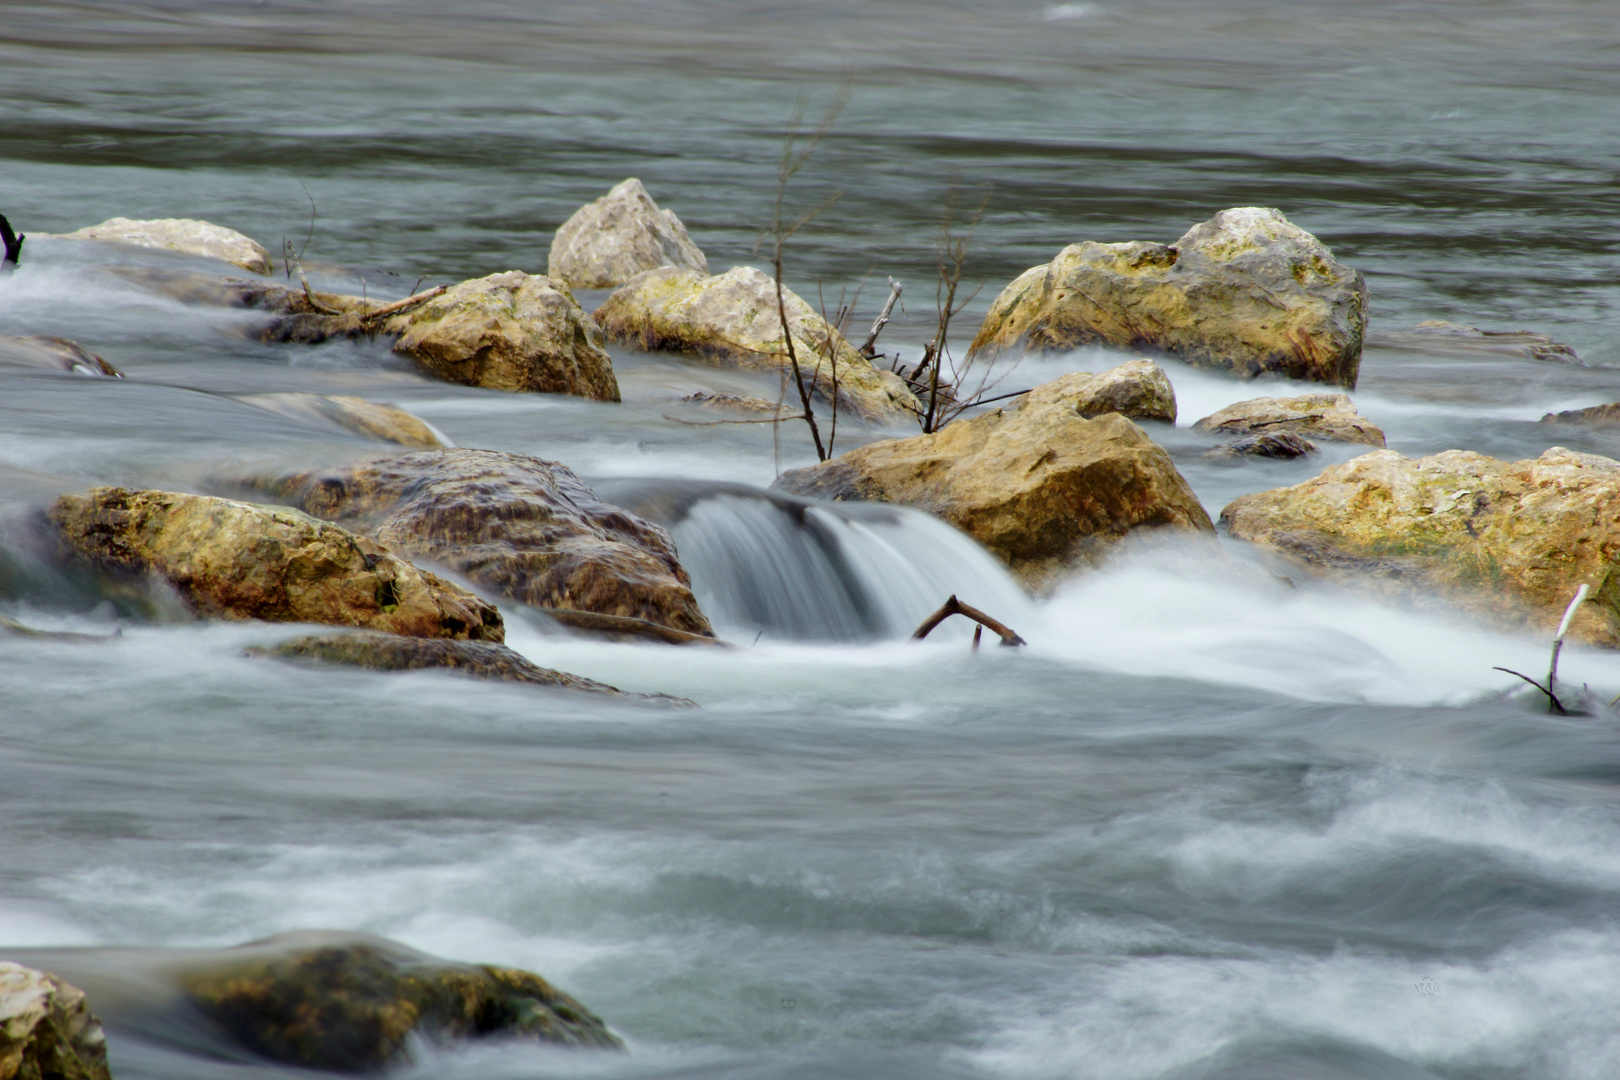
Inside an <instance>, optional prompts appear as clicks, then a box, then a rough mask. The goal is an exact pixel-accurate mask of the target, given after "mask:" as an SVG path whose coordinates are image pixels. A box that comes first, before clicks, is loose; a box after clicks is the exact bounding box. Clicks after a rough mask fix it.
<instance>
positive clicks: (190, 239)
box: [61, 218, 273, 274]
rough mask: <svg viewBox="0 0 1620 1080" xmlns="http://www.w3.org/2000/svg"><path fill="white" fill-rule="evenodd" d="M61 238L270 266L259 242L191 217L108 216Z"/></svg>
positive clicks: (258, 270) (256, 269)
mask: <svg viewBox="0 0 1620 1080" xmlns="http://www.w3.org/2000/svg"><path fill="white" fill-rule="evenodd" d="M61 238H62V239H63V240H116V241H117V242H119V243H121V244H134V245H136V246H137V247H149V248H161V249H163V250H166V251H179V252H184V253H185V254H187V255H203V256H206V257H207V258H210V259H218V260H220V261H221V262H228V263H230V264H232V265H233V266H240V267H241V268H242V269H244V270H251V271H252V272H253V273H255V274H268V273H270V271H271V270H272V269H273V267H272V264H271V262H270V252H269V251H268V250H267V249H266V248H265V247H264V245H263V244H260V243H259V242H258V241H256V240H253V239H251V238H249V237H246V236H243V235H242V234H241V233H239V232H237V231H236V230H235V229H227V228H225V227H224V226H221V225H212V224H210V223H208V222H206V221H197V220H195V219H194V218H158V219H156V220H153V221H134V220H132V219H130V218H109V219H108V220H106V221H103V222H102V223H101V224H100V225H91V226H89V227H88V228H84V229H80V230H78V231H77V232H70V233H63V234H62V236H61Z"/></svg>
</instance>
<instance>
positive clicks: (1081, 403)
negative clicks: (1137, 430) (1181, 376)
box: [1041, 360, 1176, 424]
mask: <svg viewBox="0 0 1620 1080" xmlns="http://www.w3.org/2000/svg"><path fill="white" fill-rule="evenodd" d="M1041 392H1042V393H1044V394H1046V395H1048V396H1054V395H1059V396H1062V397H1064V398H1066V399H1068V398H1072V400H1073V401H1074V406H1075V411H1077V412H1078V413H1079V414H1080V415H1081V416H1084V417H1088V418H1089V417H1093V416H1101V415H1103V414H1104V413H1111V412H1117V413H1119V414H1120V415H1121V416H1128V417H1130V418H1131V419H1132V420H1163V421H1165V422H1166V423H1170V424H1173V423H1175V422H1176V392H1175V390H1174V389H1173V388H1172V387H1171V386H1170V378H1169V376H1167V375H1166V374H1165V373H1164V369H1163V368H1161V367H1160V366H1159V365H1158V364H1155V363H1154V362H1153V361H1151V360H1130V361H1127V362H1126V363H1123V364H1120V365H1119V366H1118V367H1113V368H1109V369H1108V370H1107V371H1104V372H1102V373H1101V374H1098V375H1092V374H1089V373H1087V372H1084V371H1077V372H1074V373H1073V374H1070V375H1065V376H1063V377H1062V378H1060V379H1057V380H1056V381H1054V382H1051V383H1048V384H1047V385H1046V386H1045V387H1042V388H1041Z"/></svg>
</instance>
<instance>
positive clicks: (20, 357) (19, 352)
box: [0, 334, 124, 379]
mask: <svg viewBox="0 0 1620 1080" xmlns="http://www.w3.org/2000/svg"><path fill="white" fill-rule="evenodd" d="M0 365H3V366H5V367H17V368H40V369H43V370H46V371H66V372H68V373H70V374H73V375H92V376H106V377H108V378H113V379H122V378H123V377H124V373H123V372H121V371H119V370H118V369H117V368H115V367H113V366H112V365H111V364H109V363H107V361H105V360H103V359H102V358H101V357H99V356H97V355H96V354H95V353H93V352H90V351H88V350H87V349H85V348H84V347H83V346H81V345H80V344H79V343H78V342H74V341H69V340H68V339H67V338H59V337H47V336H45V335H43V334H36V335H34V336H32V337H12V336H11V335H9V334H0Z"/></svg>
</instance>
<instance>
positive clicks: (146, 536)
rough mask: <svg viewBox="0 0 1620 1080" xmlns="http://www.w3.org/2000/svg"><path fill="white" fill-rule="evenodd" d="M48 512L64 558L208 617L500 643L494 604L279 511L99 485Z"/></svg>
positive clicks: (347, 535)
mask: <svg viewBox="0 0 1620 1080" xmlns="http://www.w3.org/2000/svg"><path fill="white" fill-rule="evenodd" d="M49 517H50V520H51V522H52V523H53V524H54V525H55V526H56V528H57V529H58V530H59V532H60V534H61V537H62V539H63V540H64V541H65V542H66V545H67V547H68V549H69V551H70V552H71V553H73V554H75V555H76V556H77V557H79V558H81V559H83V560H85V561H88V562H89V563H90V564H91V566H93V567H94V568H95V569H97V570H98V571H100V572H101V573H103V574H105V575H107V576H109V577H111V578H112V579H113V580H115V581H124V582H128V581H140V580H145V579H156V580H157V581H158V582H162V583H166V584H167V586H168V587H170V588H172V589H173V590H174V591H175V592H176V593H177V594H178V595H179V597H180V598H181V600H183V601H184V602H185V604H186V606H187V607H189V608H190V609H191V610H192V611H193V612H195V613H197V614H199V615H202V616H204V617H213V618H226V619H265V620H267V621H270V622H312V623H330V624H332V625H336V626H360V627H366V628H368V629H374V630H386V631H388V632H390V633H396V634H408V635H412V636H416V637H454V638H473V639H477V640H487V641H501V640H504V637H505V630H504V628H503V626H502V623H501V615H500V612H499V611H497V610H496V609H495V607H494V606H493V605H492V604H487V603H485V602H484V601H482V600H480V599H478V598H477V597H476V596H473V595H472V594H471V593H469V592H467V591H466V590H465V589H462V588H460V587H458V586H456V585H452V584H450V583H449V582H447V581H444V580H442V579H440V578H439V577H437V576H435V575H433V574H430V573H427V572H426V571H423V570H419V569H417V568H416V567H415V566H412V565H411V564H410V563H408V562H406V561H405V560H403V559H401V558H398V557H397V556H395V555H392V554H390V553H389V552H388V550H387V549H385V548H383V547H381V546H379V545H378V544H376V543H374V542H373V541H371V540H369V539H367V538H365V537H363V536H356V535H354V534H353V533H351V532H349V531H347V530H345V529H341V528H339V527H338V526H336V525H333V524H330V523H328V522H324V521H317V520H315V519H314V518H312V517H309V516H308V515H306V514H301V513H299V512H298V511H296V510H290V509H288V508H287V507H284V506H258V505H255V504H253V503H245V502H236V501H234V500H231V499H218V498H211V497H209V496H205V495H186V494H181V493H178V492H172V491H129V490H126V489H124V488H115V487H102V488H95V489H93V490H91V491H90V492H88V493H87V494H84V495H64V496H62V497H61V498H60V499H58V500H57V501H56V503H55V505H53V506H52V507H51V508H50V511H49Z"/></svg>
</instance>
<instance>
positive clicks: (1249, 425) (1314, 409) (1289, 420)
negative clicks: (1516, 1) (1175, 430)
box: [1193, 394, 1384, 447]
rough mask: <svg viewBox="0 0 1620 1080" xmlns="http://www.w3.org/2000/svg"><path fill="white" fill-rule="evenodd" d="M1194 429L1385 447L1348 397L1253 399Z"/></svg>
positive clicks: (1216, 414)
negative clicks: (1286, 435) (1299, 436)
mask: <svg viewBox="0 0 1620 1080" xmlns="http://www.w3.org/2000/svg"><path fill="white" fill-rule="evenodd" d="M1193 430H1194V431H1208V432H1211V433H1214V434H1218V435H1255V434H1260V433H1263V432H1270V433H1272V434H1280V433H1283V432H1291V433H1293V434H1295V435H1305V436H1312V437H1314V438H1318V439H1331V440H1333V441H1334V442H1346V443H1360V444H1362V445H1363V446H1378V447H1382V446H1383V445H1384V431H1383V429H1382V428H1380V427H1378V426H1377V425H1376V424H1374V423H1372V422H1371V421H1369V420H1368V419H1367V418H1366V417H1364V416H1362V415H1361V414H1360V413H1359V412H1357V411H1356V406H1355V404H1354V403H1353V402H1352V401H1351V400H1350V396H1349V395H1348V394H1302V395H1300V396H1299V397H1287V398H1251V399H1249V400H1248V401H1239V402H1237V403H1236V404H1235V405H1228V406H1227V407H1226V408H1224V409H1220V410H1218V411H1216V412H1213V413H1210V414H1209V415H1208V416H1206V417H1204V418H1203V419H1202V420H1200V421H1198V422H1197V423H1196V424H1194V425H1193Z"/></svg>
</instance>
